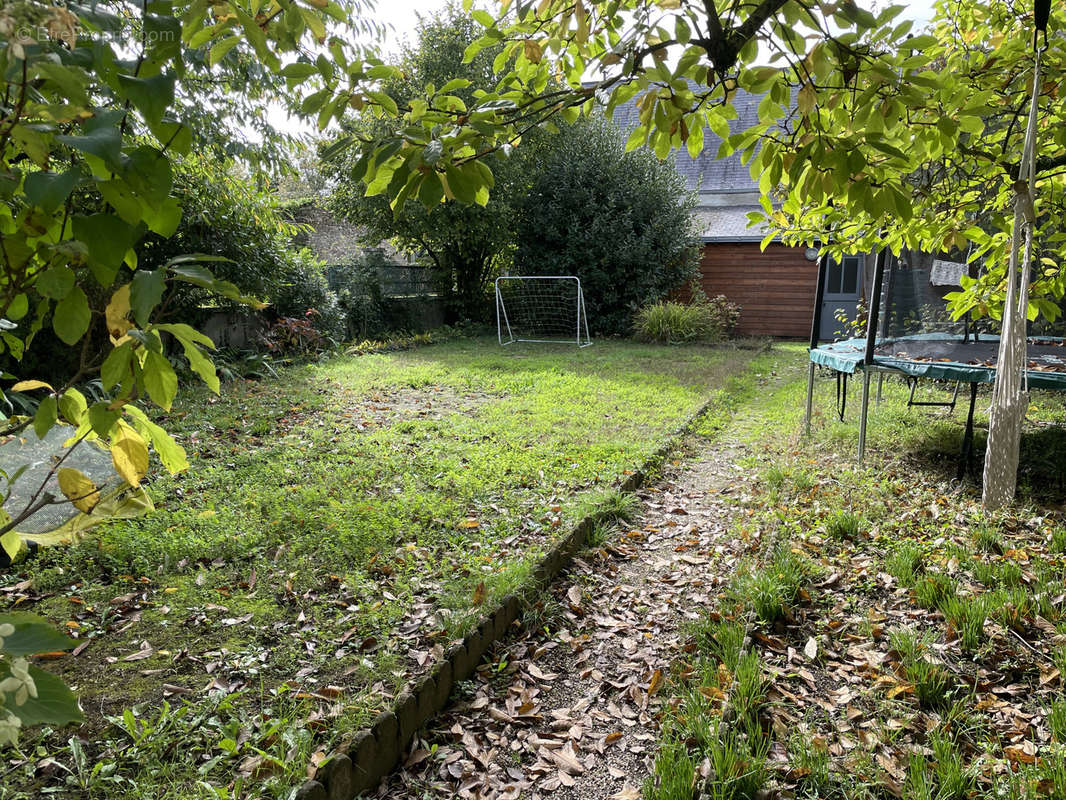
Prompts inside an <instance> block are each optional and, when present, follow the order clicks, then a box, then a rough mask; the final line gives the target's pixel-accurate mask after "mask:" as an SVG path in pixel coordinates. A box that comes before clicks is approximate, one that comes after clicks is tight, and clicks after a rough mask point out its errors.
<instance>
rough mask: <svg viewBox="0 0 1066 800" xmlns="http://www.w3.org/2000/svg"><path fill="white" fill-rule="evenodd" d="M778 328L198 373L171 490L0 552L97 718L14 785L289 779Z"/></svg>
mask: <svg viewBox="0 0 1066 800" xmlns="http://www.w3.org/2000/svg"><path fill="white" fill-rule="evenodd" d="M755 352H756V350H755V349H752V348H749V349H738V348H732V347H730V348H721V349H712V348H706V347H672V348H663V347H657V346H644V345H635V344H628V343H621V342H598V343H596V344H595V345H594V346H592V347H590V348H586V349H580V350H579V349H576V348H573V347H566V346H536V345H532V346H531V345H515V346H512V347H508V348H500V347H499V346H498V345H497V344H496V343H495V342H494V341H489V340H469V339H467V340H459V341H453V342H450V343H447V344H442V345H437V346H434V347H427V348H422V349H418V350H413V351H407V352H398V353H390V354H378V355H366V356H362V357H341V358H336V359H333V360H330V361H327V362H325V363H322V364H320V365H315V366H307V367H301V368H294V369H290V370H287V371H285V372H283V373H282V374H281V376H280V377H279V378H278V379H276V380H267V381H263V382H244V381H238V382H234V383H229V384H226V385H225V386H224V388H223V393H222V397H221V398H215V397H213V396H210V395H207V394H198V395H193V396H191V398H190V399H188V400H187V401H186V402H185V404H184V405H183V406H182V407H180V408H178V409H176V410H175V411H174V412H173V413H171V414H170V415H168V416H167V417H166V418H165V419H164V420H163V421H164V424H165V425H166V426H167V427H168V428H169V429H170V430H172V431H173V432H175V434H176V435H177V436H178V438H179V439H180V440H181V441H182V442H183V444H184V445H185V447H186V448H187V450H188V452H189V455H190V459H191V462H192V468H191V470H189V472H188V473H186V474H183V475H180V476H178V477H176V478H166V477H158V478H156V479H155V480H154V482H153V483H152V485H151V493H152V495H153V498H154V500H155V501H156V503H157V505H158V507H159V508H158V511H157V512H156V513H154V514H152V515H150V516H148V517H146V518H144V519H142V520H137V521H134V522H126V523H120V524H114V525H110V526H108V527H106V528H104V529H101V530H99V532H98V533H96V534H95V535H94V536H92V537H90V538H89V539H87V540H85V541H84V542H83V543H82V544H81V545H80V546H76V547H72V548H62V549H60V548H56V549H53V550H49V551H46V552H45V553H43V554H42V555H41V556H39V557H38V558H37V559H36V560H33V561H30V562H28V563H24V564H21V565H18V566H17V567H16V570H17V571H16V572H13V573H11V574H7V575H3V576H0V587H3V588H2V589H0V605H2V607H3V608H5V609H11V608H18V609H20V610H31V611H35V612H37V613H39V614H43V615H45V616H47V617H48V618H49V619H51V620H52V621H54V622H55V623H56V625H58V626H60V627H63V628H64V629H66V630H69V631H70V633H71V635H72V636H74V637H76V638H77V645H78V647H77V649H76V651H75V654H73V655H67V656H64V657H61V658H57V659H55V660H53V661H50V662H49V664H48V667H49V668H50V669H52V670H54V671H55V672H56V673H58V674H59V675H61V676H62V677H63V678H64V679H65V680H66V681H68V682H69V683H71V684H72V685H73V686H74V688H75V689H76V691H77V692H78V694H79V696H80V697H81V698H82V702H83V706H84V709H85V712H86V716H87V717H88V722H87V723H86V724H85V725H84V726H83V727H82V728H81V729H80V730H74V729H67V730H62V731H56V732H48V731H45V732H40V733H36V734H35V733H28V734H26V735H25V736H24V738H23V741H22V744H21V747H22V751H21V752H20V753H12V752H10V751H9V752H8V753H5V754H4V755H5V762H4V764H5V765H4V767H3V769H4V773H3V774H2V775H0V798H4V800H7V798H30V797H33V798H37V797H42V796H44V794H43V793H44V792H51V793H53V794H51V795H50V796H55V797H75V796H76V797H85V796H87V797H101V798H102V797H106V798H127V797H128V798H142V797H143V798H149V797H150V798H153V800H162V799H163V798H196V797H205V798H206V797H212V798H214V797H231V796H232V797H253V796H254V797H261V796H271V797H287V796H288V795H289V792H290V790H291V788H292V787H293V786H295V785H296V784H297V783H298V782H299V781H300V780H301V779H302V778H303V777H304V776H305V775H306V770H307V768H308V766H309V765H313V764H315V763H317V762H318V761H320V760H321V759H322V758H323V757H324V756H325V755H327V754H328V753H330V752H331V751H332V748H333V746H334V745H335V744H337V743H338V742H339V741H340V740H341V739H342V738H343V737H344V736H346V735H350V734H351V732H352V731H354V730H355V729H358V728H359V727H361V726H363V725H365V724H366V723H367V722H368V721H369V720H370V719H371V718H372V716H373V715H374V714H376V713H377V712H379V711H380V710H382V709H383V708H384V707H385V706H387V704H388V702H389V700H390V698H391V697H392V696H393V695H394V693H395V692H396V691H397V690H398V688H399V687H401V686H402V685H403V684H404V683H405V682H406V681H407V680H408V679H409V678H410V677H412V676H413V675H416V674H418V673H420V672H422V671H424V670H426V669H428V667H429V666H430V665H431V664H432V662H433V661H434V660H435V659H436V658H437V657H439V656H440V654H441V653H442V651H443V648H444V647H445V646H446V645H447V644H448V642H449V641H450V640H452V639H454V638H456V637H459V636H461V635H462V634H463V633H464V632H465V629H466V626H467V625H468V624H469V623H470V621H471V620H472V619H474V618H475V617H476V615H477V614H478V612H479V610H480V607H481V606H483V605H485V604H488V603H492V602H493V601H494V600H495V599H496V598H498V597H500V596H502V595H503V594H505V593H507V592H509V591H512V590H515V589H516V588H518V587H519V586H520V585H521V584H522V583H523V581H525V579H526V577H527V575H528V574H529V571H530V568H531V565H532V564H534V563H535V559H536V558H537V556H538V555H539V554H541V553H543V552H544V551H545V550H546V549H547V548H548V547H549V546H550V544H551V543H552V541H553V540H554V539H555V538H556V536H557V535H558V534H559V533H560V532H562V531H565V530H566V529H567V528H568V526H569V525H570V524H571V523H573V522H574V521H576V520H577V519H578V518H579V517H580V515H582V514H583V513H584V512H585V511H587V510H589V509H590V508H591V507H593V506H594V505H596V504H597V503H601V502H609V501H610V498H611V495H612V493H614V491H615V487H616V486H617V485H618V483H619V482H620V481H621V480H622V479H623V478H624V476H625V474H626V473H627V471H628V470H630V469H632V468H634V467H635V466H636V465H638V464H640V463H641V462H642V461H643V460H644V459H645V458H646V457H648V456H649V455H651V454H652V453H653V451H654V450H655V449H656V448H657V447H658V446H659V445H661V444H662V443H663V441H664V440H665V439H666V438H667V436H668V435H669V434H670V433H671V432H672V431H673V430H674V429H676V428H677V427H678V426H679V425H681V424H682V423H684V422H685V421H687V420H688V419H689V418H690V417H691V416H692V414H693V413H694V412H695V411H696V410H697V409H698V408H700V407H701V406H702V405H703V404H704V403H706V402H707V401H709V400H712V399H714V398H715V397H719V398H721V399H722V400H723V401H725V400H726V399H727V398H728V397H729V396H730V393H731V392H733V393H736V392H740V391H742V390H743V389H744V387H745V386H747V385H748V379H747V378H746V377H745V370H746V367H747V364H748V362H749V361H750V359H751V358H752V357H753V355H754V354H755Z"/></svg>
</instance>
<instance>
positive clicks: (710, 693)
mask: <svg viewBox="0 0 1066 800" xmlns="http://www.w3.org/2000/svg"><path fill="white" fill-rule="evenodd" d="M696 691H698V692H699V693H700V694H702V695H703V696H704V697H706V698H707V699H708V700H724V699H725V692H723V691H722V690H721V689H719V688H718V687H717V686H700V687H699V688H698V689H697V690H696Z"/></svg>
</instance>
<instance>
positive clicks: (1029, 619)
mask: <svg viewBox="0 0 1066 800" xmlns="http://www.w3.org/2000/svg"><path fill="white" fill-rule="evenodd" d="M779 352H780V353H782V354H786V353H791V354H792V355H793V357H794V362H793V363H792V365H791V366H788V365H786V364H784V363H783V362H784V358H783V359H782V362H781V366H780V372H779V375H780V377H781V380H780V381H779V382H778V383H777V384H775V385H774V386H773V387H772V388H771V389H769V390H768V391H767V392H765V393H763V394H761V395H760V396H759V397H758V399H757V400H755V401H753V402H752V403H751V404H750V406H749V407H748V409H747V410H746V413H745V414H743V415H742V416H737V417H736V418H735V423H734V425H733V427H732V429H731V431H730V434H731V440H732V441H734V442H737V444H739V445H740V446H742V447H744V455H743V457H742V460H741V461H740V462H739V463H740V466H741V467H742V468H743V472H744V476H743V478H741V479H738V480H737V481H735V482H734V483H733V485H732V486H731V487H730V491H729V494H730V495H731V496H732V497H733V498H734V500H733V507H734V509H735V514H734V515H733V526H732V528H731V529H730V530H731V534H732V535H733V536H734V539H733V542H734V543H735V544H736V545H737V546H736V547H734V553H736V554H738V558H740V559H741V560H740V566H739V567H738V574H739V576H740V577H739V579H738V580H737V581H736V583H735V584H734V585H733V586H732V587H730V588H729V589H727V590H726V592H725V594H724V597H723V602H722V605H721V606H720V608H719V611H720V612H722V613H727V612H728V613H738V612H739V609H740V608H744V607H747V608H755V609H756V610H757V611H758V613H759V616H760V622H761V624H760V626H759V629H758V630H757V634H759V635H757V636H756V637H755V639H754V646H755V647H756V649H757V650H758V652H759V655H760V657H761V658H762V659H763V660H764V662H765V671H766V673H767V674H769V675H772V676H773V681H774V682H773V686H774V688H778V687H780V695H777V694H775V692H774V691H773V690H770V691H769V694H770V698H771V699H770V700H769V701H768V702H766V703H765V704H763V705H762V707H761V708H760V711H759V714H758V716H759V717H760V719H761V722H762V728H763V730H767V729H769V731H770V736H771V737H772V738H774V739H775V741H774V742H773V750H772V752H773V753H774V762H777V763H774V769H773V784H774V785H773V791H774V792H777V793H780V794H781V796H783V797H791V796H794V797H803V798H815V797H819V798H823V799H824V800H836V799H837V798H841V800H843V798H848V800H856V798H873V797H879V798H882V797H894V796H900V794H902V796H903V797H908V798H930V800H933V798H936V799H937V800H950V799H951V798H958V799H959V800H961V799H962V798H973V797H984V796H988V797H1005V798H1006V797H1017V798H1022V797H1025V798H1030V797H1033V798H1035V797H1038V796H1050V797H1066V791H1064V789H1066V767H1062V766H1061V765H1062V764H1063V763H1066V758H1064V757H1066V743H1064V742H1062V736H1066V711H1064V710H1062V709H1061V707H1060V706H1058V705H1056V700H1057V698H1056V694H1058V693H1060V689H1061V686H1059V685H1058V684H1057V683H1056V681H1057V680H1058V679H1057V678H1056V677H1055V676H1054V675H1050V670H1051V667H1052V665H1053V666H1054V667H1057V668H1058V669H1059V670H1060V671H1061V672H1062V673H1063V674H1066V647H1063V646H1061V642H1060V639H1059V638H1058V637H1057V636H1056V635H1055V631H1056V630H1057V632H1058V634H1059V635H1060V636H1061V635H1064V634H1066V613H1064V609H1063V607H1062V602H1061V595H1062V585H1063V577H1064V576H1063V572H1064V561H1063V558H1062V556H1063V555H1064V554H1066V526H1064V525H1063V514H1062V503H1063V499H1064V496H1066V485H1064V484H1063V480H1062V477H1063V468H1062V464H1064V463H1066V458H1064V457H1063V453H1064V447H1066V436H1063V435H1062V433H1061V426H1062V423H1063V422H1066V403H1064V402H1063V396H1062V395H1061V394H1053V393H1046V392H1039V391H1038V392H1034V393H1033V395H1032V403H1031V405H1030V407H1029V413H1028V415H1027V422H1026V425H1025V432H1024V434H1023V445H1022V454H1021V466H1020V470H1019V476H1020V481H1019V493H1018V501H1017V503H1016V504H1015V506H1013V507H1012V508H1009V509H1004V510H1002V511H999V512H997V513H994V514H993V513H987V512H985V511H984V510H983V509H982V508H981V507H980V488H979V486H975V485H974V483H973V481H972V479H967V480H965V481H963V482H962V483H959V482H956V481H955V478H954V476H955V470H956V467H957V457H958V455H957V454H958V452H959V447H960V444H961V438H962V430H963V420H962V419H960V414H959V411H958V409H956V411H955V414H954V415H953V416H949V415H948V414H947V413H946V412H945V411H943V410H937V411H930V410H928V409H917V408H908V407H907V387H906V386H905V385H904V384H903V383H902V381H897V380H894V379H887V380H886V381H885V386H884V399H883V402H881V403H880V404H875V403H871V408H870V417H869V426H868V431H867V433H868V439H867V449H866V459H865V463H864V464H863V465H861V466H860V465H858V464H857V463H856V461H855V444H856V441H857V436H858V413H857V405H858V404H857V403H854V402H852V403H849V411H848V415H847V418H846V420H845V421H844V422H840V421H838V420H837V419H836V415H835V412H834V409H833V399H834V381H833V380H832V377H831V376H829V375H825V374H823V373H818V377H817V383H816V387H815V399H814V416H813V419H812V425H811V433H810V436H806V435H805V434H804V426H803V421H802V413H803V407H804V403H805V390H806V380H805V366H806V363H807V360H806V358H805V354H804V352H803V350H802V348H801V347H799V346H797V347H795V348H794V349H790V348H789V347H788V346H782V347H780V348H779ZM949 391H950V387H949ZM986 391H987V388H986V387H982V389H981V392H982V397H981V398H979V400H978V403H977V406H976V423H977V432H976V451H977V452H976V460H977V461H978V463H979V461H980V459H981V457H982V451H983V447H984V444H985V431H986V430H987V412H986V409H987V405H988V404H987V402H986V401H985V397H986V396H987V395H986V394H985V393H986ZM922 392H923V398H922V399H933V398H934V397H942V396H943V393H944V386H943V385H942V384H934V383H927V384H925V385H923V388H922ZM1032 422H1036V423H1037V424H1031V423H1032ZM1048 423H1054V425H1057V426H1058V427H1057V428H1055V427H1054V425H1049V424H1048ZM978 474H979V472H978ZM799 476H802V478H801V479H798V478H799ZM723 494H724V492H723ZM768 540H769V541H781V542H787V543H788V547H789V550H790V551H793V552H795V553H802V554H803V558H804V559H805V560H806V561H807V562H809V563H810V564H812V565H814V566H815V567H816V568H817V569H818V570H819V573H820V575H822V576H827V577H825V578H824V580H823V579H819V580H818V581H817V582H814V581H811V580H810V576H809V575H808V576H807V577H806V578H804V579H802V580H800V581H799V582H798V584H797V583H795V582H791V581H789V580H788V579H787V576H788V575H789V574H794V573H795V572H796V571H795V570H787V569H786V570H782V569H780V568H778V567H775V565H774V563H773V561H774V559H775V557H776V556H777V555H778V553H775V552H771V553H770V554H769V555H765V554H762V555H760V556H755V555H753V554H754V553H756V552H759V544H760V543H763V542H766V541H768ZM886 573H887V574H886ZM808 582H811V583H814V584H815V586H816V588H817V591H815V589H814V588H811V587H809V586H808ZM789 584H792V586H795V585H798V586H799V587H801V589H800V590H797V595H796V597H797V600H796V601H794V602H792V603H790V602H788V600H787V597H788V595H789V594H790V593H791V591H793V589H792V586H790V585H789ZM803 587H806V588H808V589H809V590H810V593H811V595H812V596H811V597H810V599H809V600H808V598H807V596H806V595H801V594H800V591H802V588H803ZM800 601H802V603H801V602H800ZM989 619H991V620H992V622H991V623H989V622H988V620H989ZM770 620H772V624H768V622H769V621H770ZM901 625H909V626H911V628H910V630H902V631H900V630H899V628H900V626H901ZM894 629H895V631H896V632H895V633H893V632H892V631H893V630H894ZM812 638H813V639H814V641H815V642H817V643H818V649H817V655H816V656H810V655H809V654H805V649H806V648H805V646H806V644H807V643H809V642H810V640H811V639H812ZM710 642H713V637H710V636H708V637H707V638H706V640H705V642H704V643H703V644H700V648H701V650H708V649H710V644H709V643H710ZM686 652H688V651H686ZM834 653H835V655H834ZM845 653H846V654H845ZM871 653H872V654H876V657H874V656H870V657H869V660H868V661H867V654H871ZM842 662H844V663H847V664H850V665H851V667H845V668H844V669H843V670H841V669H839V665H840V664H841V663H842ZM864 662H865V663H867V664H870V665H874V664H875V663H876V664H877V666H876V667H872V666H871V667H870V668H866V667H864V666H861V665H862V664H863V663H864ZM853 668H854V670H855V671H853ZM804 671H807V672H809V673H810V674H809V675H807V674H805V673H804ZM845 674H847V675H853V676H854V679H852V680H850V681H849V684H848V686H849V689H850V690H851V691H852V692H854V693H857V695H858V696H857V697H856V696H854V695H853V697H852V699H851V700H850V701H849V703H848V706H847V707H846V708H844V707H840V706H839V705H836V702H837V701H836V696H837V695H838V690H837V688H836V687H839V686H840V685H841V680H840V679H841V676H842V675H845ZM975 676H976V680H975ZM986 676H987V680H983V679H985V677H986ZM989 684H991V685H992V686H991V688H990V686H989ZM1004 685H1008V686H1009V685H1015V687H1017V686H1021V687H1023V688H1022V690H1021V691H1018V690H1017V688H1015V689H1014V690H1013V691H1016V692H1017V694H1016V695H1012V700H1011V703H1012V704H1017V706H1018V707H1019V708H1022V709H1025V711H1024V712H1023V713H1030V714H1033V715H1034V718H1037V719H1041V718H1046V724H1044V725H1040V724H1038V725H1037V726H1035V727H1033V728H1031V729H1030V732H1029V733H1028V734H1027V736H1026V738H1027V739H1028V740H1031V741H1032V742H1033V743H1034V744H1035V745H1036V747H1037V759H1038V761H1037V763H1036V764H1034V765H1025V764H1019V763H1018V762H1017V761H1016V760H1013V758H1014V755H1015V754H1012V753H1011V752H1009V751H1005V750H1004V748H1005V747H1007V746H1008V745H1009V744H1011V743H1013V742H1016V741H1017V740H1012V742H1008V741H1007V740H1006V739H1004V738H1002V736H1003V733H1002V731H1003V728H1002V726H1001V721H1000V719H999V718H998V717H997V716H996V713H995V711H994V710H990V706H991V707H992V708H994V707H995V704H994V703H993V699H995V698H998V697H1000V696H1001V695H999V694H997V692H1000V691H1002V689H1001V687H1003V686H1004ZM789 692H791V693H792V694H794V695H795V696H792V695H790V694H789ZM797 698H800V699H798V700H797ZM835 705H836V707H835V708H834V706H835ZM874 721H875V722H874ZM871 722H873V724H870V723H871ZM856 729H859V731H860V733H859V734H858V736H856ZM849 740H850V741H849ZM760 741H763V742H765V739H763V740H760ZM912 753H914V754H915V757H914V763H913V764H912V765H910V769H908V765H909V762H910V760H911V754H912ZM782 754H785V757H786V759H787V763H779V762H780V758H781V755H782ZM700 755H702V751H701V750H700V749H698V748H693V758H694V759H695V760H696V761H697V762H698V761H699V756H700ZM978 775H980V776H981V778H980V782H977V776H978Z"/></svg>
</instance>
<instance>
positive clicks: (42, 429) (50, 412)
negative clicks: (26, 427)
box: [33, 394, 59, 439]
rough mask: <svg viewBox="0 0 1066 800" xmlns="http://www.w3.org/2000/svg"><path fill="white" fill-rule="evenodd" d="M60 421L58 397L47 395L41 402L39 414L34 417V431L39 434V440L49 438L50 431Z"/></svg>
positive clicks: (38, 409)
mask: <svg viewBox="0 0 1066 800" xmlns="http://www.w3.org/2000/svg"><path fill="white" fill-rule="evenodd" d="M58 419H59V415H58V414H57V412H56V396H55V395H54V394H50V395H46V396H45V397H44V398H43V399H42V400H41V404H40V405H39V406H37V413H36V414H34V415H33V430H34V432H35V433H36V434H37V438H38V439H43V438H44V437H45V436H47V435H48V431H50V430H52V428H53V426H55V424H56V422H57V421H58Z"/></svg>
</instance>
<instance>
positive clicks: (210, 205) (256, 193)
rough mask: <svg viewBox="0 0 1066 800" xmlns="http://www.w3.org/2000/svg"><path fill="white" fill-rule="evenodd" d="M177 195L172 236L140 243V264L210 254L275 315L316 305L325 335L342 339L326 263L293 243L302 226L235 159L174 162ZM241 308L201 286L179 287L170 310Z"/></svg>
mask: <svg viewBox="0 0 1066 800" xmlns="http://www.w3.org/2000/svg"><path fill="white" fill-rule="evenodd" d="M174 193H175V195H176V196H177V197H178V198H179V199H180V201H181V205H182V207H183V209H184V213H183V215H182V219H181V224H180V225H179V227H178V230H177V231H176V232H175V233H174V235H173V236H171V237H170V238H169V239H163V238H162V237H158V236H149V237H148V238H147V239H145V241H144V243H143V244H142V245H141V247H140V248H139V252H138V259H139V264H140V265H141V266H142V267H148V268H152V267H154V266H156V265H158V264H162V263H164V262H165V261H166V260H167V259H168V258H172V257H173V256H175V255H178V254H180V253H205V254H207V255H211V256H221V257H223V258H226V259H228V260H227V261H220V262H215V263H214V272H215V274H216V275H218V276H219V277H220V278H222V279H224V280H227V281H230V282H231V283H233V284H235V285H236V286H237V287H238V288H240V289H241V291H243V292H245V293H246V294H250V295H254V296H255V297H258V298H259V299H261V300H263V301H264V302H266V303H268V304H269V307H268V308H267V310H266V313H267V314H268V315H269V316H272V317H302V316H303V315H304V314H306V312H307V311H308V309H315V311H316V312H317V313H316V314H315V315H313V317H314V319H315V325H316V327H317V328H318V329H319V330H320V332H321V333H323V334H326V335H329V336H337V335H339V334H340V332H341V328H340V325H341V321H342V315H341V313H340V311H339V309H338V307H337V299H336V297H335V296H334V295H333V293H332V292H331V291H330V290H329V287H328V285H327V283H326V276H325V268H324V266H323V265H322V264H321V263H319V262H318V261H317V260H316V259H315V258H314V256H313V255H312V253H311V252H310V251H308V250H306V249H302V248H299V247H297V246H296V244H295V243H294V239H295V238H296V236H297V235H298V234H299V233H300V232H301V231H302V230H303V228H304V226H302V225H299V224H296V223H293V222H290V221H288V220H287V219H286V218H285V217H284V215H283V214H282V212H281V209H280V207H279V202H278V200H277V198H276V197H275V196H274V195H273V194H271V193H270V192H269V191H267V190H266V189H265V188H261V187H259V186H257V185H256V182H255V181H254V180H250V179H249V178H248V177H247V176H243V175H240V174H239V173H238V171H237V169H236V168H235V166H234V164H232V163H226V162H219V161H214V160H209V159H206V158H200V157H197V156H188V157H185V158H182V159H180V160H176V161H175V164H174ZM206 306H210V307H213V308H223V309H232V310H240V309H242V308H243V307H242V306H239V305H237V304H234V303H229V302H227V301H225V300H224V299H222V300H220V299H219V298H218V297H217V296H211V295H208V294H207V293H206V292H204V291H203V290H201V289H199V288H197V287H195V286H192V285H184V286H180V287H177V289H176V291H175V294H174V296H173V297H172V298H171V300H170V302H169V304H168V311H170V312H171V313H177V312H180V314H181V316H182V317H183V318H186V319H188V318H190V317H191V318H194V319H195V318H196V316H197V315H201V316H202V315H203V314H204V313H205V310H206V309H205V307H206Z"/></svg>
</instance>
